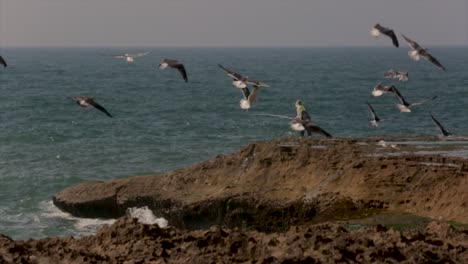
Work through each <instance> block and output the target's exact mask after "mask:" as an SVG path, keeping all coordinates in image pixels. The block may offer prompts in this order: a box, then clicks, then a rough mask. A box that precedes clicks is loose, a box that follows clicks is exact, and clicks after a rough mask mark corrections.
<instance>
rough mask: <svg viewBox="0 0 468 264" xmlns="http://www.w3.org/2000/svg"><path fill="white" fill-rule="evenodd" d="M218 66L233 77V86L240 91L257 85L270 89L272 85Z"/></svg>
mask: <svg viewBox="0 0 468 264" xmlns="http://www.w3.org/2000/svg"><path fill="white" fill-rule="evenodd" d="M218 66H219V67H220V68H221V69H223V70H224V71H225V72H226V74H227V75H228V76H229V77H231V78H232V79H233V82H232V84H233V85H234V86H235V87H237V88H239V89H243V88H245V87H247V84H251V85H256V86H258V87H270V85H268V84H266V83H264V82H260V81H257V80H253V79H249V78H248V77H244V76H242V75H240V74H239V73H237V72H234V71H231V70H229V69H226V68H224V67H223V66H222V65H221V64H218Z"/></svg>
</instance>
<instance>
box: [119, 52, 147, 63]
mask: <svg viewBox="0 0 468 264" xmlns="http://www.w3.org/2000/svg"><path fill="white" fill-rule="evenodd" d="M148 53H149V52H148V51H147V52H140V53H135V54H128V53H125V54H123V55H114V56H113V57H114V58H118V59H125V60H127V62H128V63H132V62H133V61H134V60H135V58H138V57H143V56H145V55H147V54H148Z"/></svg>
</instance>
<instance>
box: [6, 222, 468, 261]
mask: <svg viewBox="0 0 468 264" xmlns="http://www.w3.org/2000/svg"><path fill="white" fill-rule="evenodd" d="M0 263H468V230H456V229H454V228H453V227H451V226H450V225H448V224H443V223H438V222H431V223H430V224H429V225H428V226H427V228H426V230H424V231H420V232H414V231H408V232H399V231H395V230H393V229H388V228H385V227H383V226H376V227H372V228H367V229H361V230H355V231H349V230H346V229H345V228H343V227H342V226H340V225H338V224H332V223H325V224H318V225H311V226H300V227H299V226H298V227H292V228H290V229H289V230H288V231H286V232H281V233H274V234H272V233H270V234H267V233H262V232H257V231H246V230H242V229H238V228H236V229H224V228H220V227H216V226H214V227H211V228H210V229H208V230H198V231H190V232H184V231H181V230H179V229H176V228H167V229H161V228H159V227H158V226H157V225H144V224H140V223H138V222H137V221H136V220H135V219H129V218H122V219H120V220H119V221H117V222H116V223H115V224H113V225H112V226H109V227H104V228H102V229H101V230H100V231H99V232H98V233H97V234H96V235H94V236H89V237H83V238H80V239H74V238H47V239H41V240H29V241H12V240H11V239H9V238H8V237H4V236H3V237H0Z"/></svg>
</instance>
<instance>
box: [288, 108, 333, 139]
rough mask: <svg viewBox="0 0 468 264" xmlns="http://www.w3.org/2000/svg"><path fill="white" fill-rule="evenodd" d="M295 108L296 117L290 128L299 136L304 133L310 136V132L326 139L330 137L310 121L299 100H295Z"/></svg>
mask: <svg viewBox="0 0 468 264" xmlns="http://www.w3.org/2000/svg"><path fill="white" fill-rule="evenodd" d="M295 106H296V117H295V118H294V119H293V120H292V121H291V123H290V125H291V128H292V129H293V130H295V131H300V132H301V135H303V134H304V131H305V132H307V135H309V136H310V135H311V134H312V132H315V133H320V134H322V135H324V136H326V137H328V138H331V137H332V136H331V135H330V134H329V133H328V132H327V131H325V130H323V129H322V128H321V127H319V126H318V125H317V124H315V123H314V122H313V121H312V118H311V117H310V115H309V113H308V112H307V111H306V108H305V106H304V105H303V104H302V102H301V100H297V101H296V103H295Z"/></svg>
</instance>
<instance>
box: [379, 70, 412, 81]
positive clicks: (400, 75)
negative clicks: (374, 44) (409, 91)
mask: <svg viewBox="0 0 468 264" xmlns="http://www.w3.org/2000/svg"><path fill="white" fill-rule="evenodd" d="M384 77H385V78H393V79H398V80H400V81H403V82H406V81H408V77H409V76H408V72H399V71H395V70H394V69H390V70H389V71H387V72H386V73H385V74H384Z"/></svg>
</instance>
